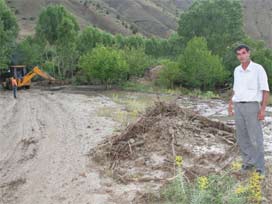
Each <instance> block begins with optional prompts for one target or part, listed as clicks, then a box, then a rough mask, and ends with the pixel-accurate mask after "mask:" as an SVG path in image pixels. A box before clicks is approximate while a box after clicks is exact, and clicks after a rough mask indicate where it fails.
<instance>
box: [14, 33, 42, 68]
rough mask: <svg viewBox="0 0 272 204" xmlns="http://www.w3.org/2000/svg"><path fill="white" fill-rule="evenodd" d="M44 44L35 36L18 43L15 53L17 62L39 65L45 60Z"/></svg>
mask: <svg viewBox="0 0 272 204" xmlns="http://www.w3.org/2000/svg"><path fill="white" fill-rule="evenodd" d="M43 50H44V46H43V44H42V43H41V42H39V41H38V40H37V39H34V38H33V37H27V38H26V39H24V40H23V41H21V42H20V43H18V44H17V47H16V50H15V52H14V53H13V58H14V59H16V62H14V63H16V64H25V65H30V66H33V65H38V64H40V63H41V62H42V60H43V53H44V52H43Z"/></svg>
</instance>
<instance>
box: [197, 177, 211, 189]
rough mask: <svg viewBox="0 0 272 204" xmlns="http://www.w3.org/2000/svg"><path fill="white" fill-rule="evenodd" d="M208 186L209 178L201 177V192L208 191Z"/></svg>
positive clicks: (199, 183) (199, 179)
mask: <svg viewBox="0 0 272 204" xmlns="http://www.w3.org/2000/svg"><path fill="white" fill-rule="evenodd" d="M208 184H209V181H208V178H207V177H206V176H200V177H199V178H198V186H199V188H200V190H205V189H207V188H208Z"/></svg>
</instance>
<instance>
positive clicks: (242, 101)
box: [237, 101, 257, 103]
mask: <svg viewBox="0 0 272 204" xmlns="http://www.w3.org/2000/svg"><path fill="white" fill-rule="evenodd" d="M256 102H257V101H238V102H237V103H256Z"/></svg>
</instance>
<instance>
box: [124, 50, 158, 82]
mask: <svg viewBox="0 0 272 204" xmlns="http://www.w3.org/2000/svg"><path fill="white" fill-rule="evenodd" d="M124 51H125V53H126V55H125V59H126V62H127V64H128V67H129V71H128V74H129V77H131V76H134V77H142V76H143V75H144V72H145V70H146V68H148V67H150V66H152V65H153V63H154V59H153V58H152V57H151V56H148V55H146V54H145V51H144V48H125V50H124ZM129 77H128V78H129Z"/></svg>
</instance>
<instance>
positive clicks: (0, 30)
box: [0, 0, 19, 69]
mask: <svg viewBox="0 0 272 204" xmlns="http://www.w3.org/2000/svg"><path fill="white" fill-rule="evenodd" d="M18 30H19V27H18V25H17V22H16V17H15V15H14V14H13V13H12V11H11V10H10V8H9V7H8V6H7V5H6V3H5V1H4V0H0V42H1V43H0V69H1V68H3V67H5V66H7V64H9V63H10V59H11V53H12V50H13V48H14V47H15V40H16V37H17V35H18Z"/></svg>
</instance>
